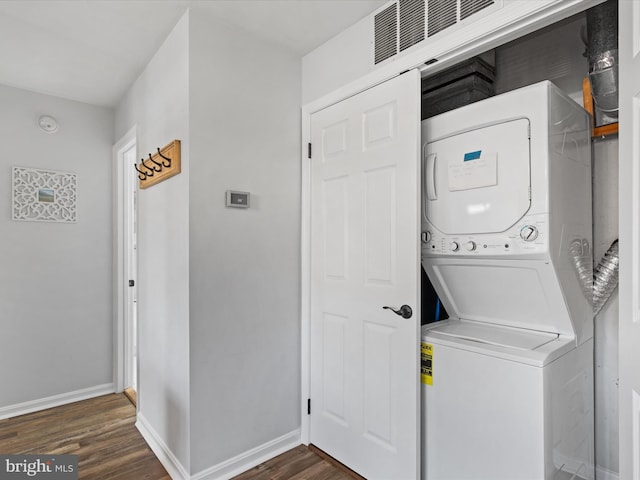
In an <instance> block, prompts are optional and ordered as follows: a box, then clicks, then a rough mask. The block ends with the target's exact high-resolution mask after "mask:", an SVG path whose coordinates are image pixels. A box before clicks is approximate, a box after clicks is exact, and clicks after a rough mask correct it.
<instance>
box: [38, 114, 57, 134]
mask: <svg viewBox="0 0 640 480" xmlns="http://www.w3.org/2000/svg"><path fill="white" fill-rule="evenodd" d="M38 125H39V126H40V128H41V129H42V130H44V131H45V132H47V133H55V132H57V131H58V121H57V120H56V119H55V118H53V117H52V116H51V115H42V116H41V117H40V118H39V119H38Z"/></svg>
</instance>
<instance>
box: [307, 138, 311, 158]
mask: <svg viewBox="0 0 640 480" xmlns="http://www.w3.org/2000/svg"><path fill="white" fill-rule="evenodd" d="M307 158H311V142H309V144H308V146H307Z"/></svg>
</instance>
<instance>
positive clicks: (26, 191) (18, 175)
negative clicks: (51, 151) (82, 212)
mask: <svg viewBox="0 0 640 480" xmlns="http://www.w3.org/2000/svg"><path fill="white" fill-rule="evenodd" d="M12 182H13V183H12V194H13V203H12V206H11V219H12V220H16V221H27V222H62V223H76V222H77V211H78V209H77V207H76V201H77V196H78V195H77V186H78V176H77V175H76V174H75V173H68V172H56V171H51V170H44V169H39V168H25V167H13V175H12Z"/></svg>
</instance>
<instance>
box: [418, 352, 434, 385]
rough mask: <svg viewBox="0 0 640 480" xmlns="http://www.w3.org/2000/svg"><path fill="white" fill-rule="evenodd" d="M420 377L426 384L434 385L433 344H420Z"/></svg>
mask: <svg viewBox="0 0 640 480" xmlns="http://www.w3.org/2000/svg"><path fill="white" fill-rule="evenodd" d="M420 353H421V355H420V367H421V373H420V378H421V380H422V383H424V384H425V385H433V345H431V344H430V343H424V342H423V343H421V344H420Z"/></svg>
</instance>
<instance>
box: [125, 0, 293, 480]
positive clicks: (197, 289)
mask: <svg viewBox="0 0 640 480" xmlns="http://www.w3.org/2000/svg"><path fill="white" fill-rule="evenodd" d="M299 108H300V59H299V58H297V57H295V56H294V55H289V54H285V53H282V52H280V51H279V50H278V49H277V48H275V47H271V46H269V45H265V44H264V42H263V41H261V40H259V39H256V38H253V37H251V36H248V35H247V34H246V33H245V32H243V31H240V30H237V29H235V28H232V27H229V26H227V25H226V24H224V23H220V22H219V21H217V20H216V19H215V18H214V17H213V16H212V15H211V13H210V12H208V11H207V10H206V9H198V8H197V7H194V8H193V9H191V11H190V12H189V13H187V14H186V15H185V17H184V18H183V19H182V20H181V21H180V22H179V23H178V25H177V26H176V27H175V29H174V30H173V32H172V33H171V35H170V36H169V38H168V39H167V40H166V42H165V43H164V44H163V46H162V47H161V48H160V50H159V51H158V53H157V54H156V55H155V57H154V58H153V60H152V61H151V62H150V64H149V65H148V66H147V68H146V69H145V71H144V73H143V74H142V75H141V77H140V78H139V79H138V80H137V81H136V83H135V84H134V85H133V87H132V88H131V89H130V91H129V92H128V93H127V95H126V97H125V98H124V100H123V101H122V102H121V104H120V105H119V106H118V108H117V111H116V134H117V137H119V136H121V135H123V134H124V133H125V132H126V131H127V130H128V129H129V128H131V127H132V126H133V125H137V127H138V132H139V139H138V140H139V143H138V151H139V156H141V155H146V153H147V152H150V151H154V150H155V148H156V146H162V145H164V144H165V143H167V142H168V141H170V140H172V139H174V138H178V139H180V140H182V161H183V173H182V174H180V175H178V176H176V177H173V178H171V179H169V180H167V181H166V182H162V183H160V184H158V185H156V186H154V187H151V188H149V189H146V190H141V191H140V192H139V196H138V198H139V247H138V257H139V277H138V278H139V280H138V283H139V298H138V308H139V323H140V339H139V343H140V387H139V399H140V403H139V405H140V417H141V418H142V419H143V421H144V422H145V424H146V425H147V427H149V429H150V430H153V431H154V432H155V434H156V436H157V439H158V440H159V441H160V442H161V443H163V444H164V445H165V446H166V449H167V450H169V452H170V454H172V455H174V456H175V457H176V458H177V460H178V462H179V463H180V466H179V467H181V468H182V469H183V471H182V472H180V473H181V474H182V475H185V476H187V475H193V474H194V473H197V472H201V471H203V470H208V469H211V468H214V469H215V468H216V465H219V464H223V463H225V462H226V461H227V460H229V459H231V458H232V457H235V456H237V455H242V454H244V453H246V452H247V451H249V450H251V449H254V448H256V447H260V446H261V445H264V444H266V443H268V442H271V441H273V440H274V439H276V438H278V437H281V436H283V435H287V434H289V433H291V432H296V431H297V429H298V428H299V423H300V411H299V403H300V401H299V396H300V339H299V337H300V327H299V310H300V305H299V299H300V248H299V243H300V240H299V239H300V165H299V152H300V125H299V123H300V120H299V119H300V116H299V115H300V114H299ZM228 189H233V190H243V191H250V192H251V194H252V197H251V208H250V209H248V210H237V209H228V208H225V191H226V190H228Z"/></svg>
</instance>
